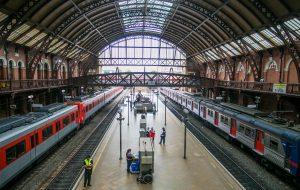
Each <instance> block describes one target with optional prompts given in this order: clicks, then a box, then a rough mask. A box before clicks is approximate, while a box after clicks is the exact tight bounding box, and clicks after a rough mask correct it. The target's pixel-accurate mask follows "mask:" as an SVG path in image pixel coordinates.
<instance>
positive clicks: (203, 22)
mask: <svg viewBox="0 0 300 190" xmlns="http://www.w3.org/2000/svg"><path fill="white" fill-rule="evenodd" d="M228 3H229V1H228V0H225V2H224V3H223V4H222V5H221V6H220V7H219V8H218V9H216V10H215V11H214V12H213V13H212V14H211V15H210V16H208V17H206V18H205V19H204V20H203V21H202V22H201V23H200V24H199V25H198V26H197V27H196V28H195V29H193V30H192V31H191V32H189V33H188V34H187V35H186V36H185V37H184V38H183V39H181V40H180V41H179V42H178V43H177V46H178V45H179V44H180V43H182V42H183V41H184V40H185V39H186V38H188V37H189V36H190V35H191V34H192V33H194V32H195V31H197V30H198V28H200V27H201V26H202V25H203V24H205V23H206V22H207V21H209V20H210V17H211V16H214V15H216V14H217V13H218V12H219V11H220V10H221V9H222V8H223V7H225V6H226V5H227V4H228Z"/></svg>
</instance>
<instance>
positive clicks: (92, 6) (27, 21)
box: [0, 0, 300, 63]
mask: <svg viewBox="0 0 300 190" xmlns="http://www.w3.org/2000/svg"><path fill="white" fill-rule="evenodd" d="M0 6H1V8H0V35H1V41H6V40H8V41H10V42H14V43H17V44H21V45H24V46H28V47H31V48H39V47H41V46H45V45H47V52H49V53H54V54H65V55H66V56H67V57H69V58H75V57H76V56H78V54H80V59H82V60H83V59H86V58H87V57H89V56H93V57H97V56H98V52H99V51H100V50H101V49H103V48H104V47H106V46H107V45H109V44H111V43H112V42H115V41H117V40H119V39H122V38H124V37H127V36H135V35H147V36H154V37H158V38H162V39H164V40H167V41H169V42H171V43H173V44H175V45H176V46H178V47H180V48H181V49H182V50H183V51H184V52H185V53H186V56H187V58H193V59H194V60H197V62H199V63H201V62H207V61H214V60H218V59H221V58H224V57H232V56H237V55H241V54H246V53H251V52H254V51H260V50H265V49H269V48H273V47H276V46H283V45H285V43H287V42H288V41H289V39H299V36H300V20H299V12H300V1H299V0H164V1H163V0H120V1H113V0H51V1H49V0H0ZM49 38H50V40H49Z"/></svg>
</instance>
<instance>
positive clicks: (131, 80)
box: [73, 72, 214, 88]
mask: <svg viewBox="0 0 300 190" xmlns="http://www.w3.org/2000/svg"><path fill="white" fill-rule="evenodd" d="M73 84H74V85H79V86H86V85H93V86H95V85H99V86H169V87H183V86H186V87H199V86H202V87H207V88H210V87H213V84H214V80H213V79H208V78H201V77H198V76H195V75H185V74H176V73H158V72H122V73H121V72H117V73H108V74H98V75H87V76H82V77H77V78H74V79H73Z"/></svg>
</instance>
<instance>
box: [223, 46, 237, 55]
mask: <svg viewBox="0 0 300 190" xmlns="http://www.w3.org/2000/svg"><path fill="white" fill-rule="evenodd" d="M220 48H221V49H222V50H223V51H225V52H226V53H227V54H229V55H230V56H234V55H235V54H234V53H233V52H232V51H230V50H229V49H228V48H226V47H225V46H224V45H222V46H220Z"/></svg>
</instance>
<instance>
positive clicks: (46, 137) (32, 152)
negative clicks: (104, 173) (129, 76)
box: [0, 87, 123, 188]
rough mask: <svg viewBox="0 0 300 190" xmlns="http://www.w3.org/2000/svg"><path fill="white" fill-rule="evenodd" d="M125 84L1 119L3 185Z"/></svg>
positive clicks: (0, 160)
mask: <svg viewBox="0 0 300 190" xmlns="http://www.w3.org/2000/svg"><path fill="white" fill-rule="evenodd" d="M122 90H123V88H122V87H115V88H111V89H107V90H104V91H99V92H98V93H95V94H93V95H89V96H85V97H80V98H77V99H76V98H75V99H74V101H72V102H68V103H65V104H62V103H55V104H51V105H48V106H44V107H42V108H40V109H38V110H37V111H35V112H31V113H28V114H26V115H21V116H12V117H9V118H5V119H3V120H0V188H2V187H3V186H5V184H7V183H8V182H9V181H10V180H12V179H13V178H14V177H16V176H17V175H18V174H19V173H20V172H22V171H23V170H24V169H26V168H27V167H28V166H30V165H31V164H32V163H33V162H35V161H36V160H37V159H39V158H40V157H41V156H42V155H43V154H44V153H45V152H47V151H48V150H49V149H50V148H51V147H53V146H54V145H55V144H57V143H58V142H60V141H61V140H62V139H63V138H64V137H66V136H67V135H69V134H70V133H71V132H73V131H75V130H76V129H78V128H79V127H80V126H82V125H83V124H84V123H85V122H86V121H87V120H89V119H90V118H91V117H92V115H93V114H95V112H97V111H98V110H99V109H100V108H102V107H103V106H105V105H106V104H107V103H108V102H110V101H111V100H112V99H113V98H114V97H116V96H117V95H118V94H120V93H121V92H122Z"/></svg>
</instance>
